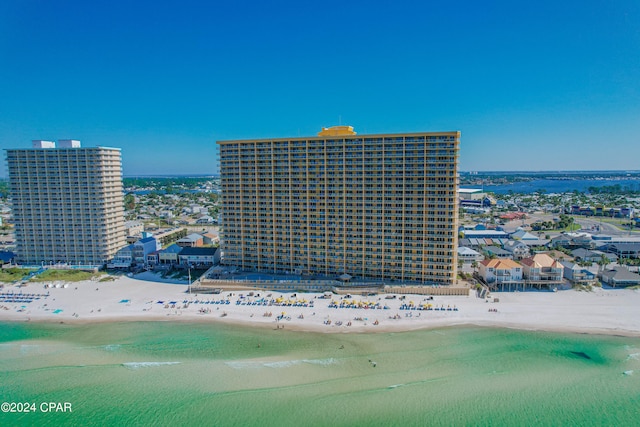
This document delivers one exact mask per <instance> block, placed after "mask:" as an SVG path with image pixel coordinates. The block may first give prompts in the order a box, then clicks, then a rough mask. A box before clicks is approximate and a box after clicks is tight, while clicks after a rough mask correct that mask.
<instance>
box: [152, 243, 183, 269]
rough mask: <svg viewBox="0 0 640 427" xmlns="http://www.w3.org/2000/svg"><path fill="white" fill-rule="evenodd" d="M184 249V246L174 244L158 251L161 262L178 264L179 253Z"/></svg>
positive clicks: (159, 261)
mask: <svg viewBox="0 0 640 427" xmlns="http://www.w3.org/2000/svg"><path fill="white" fill-rule="evenodd" d="M180 251H182V246H178V245H177V244H175V243H174V244H172V245H170V246H168V247H166V248H164V249H162V250H161V251H159V252H158V263H159V264H178V261H179V260H178V254H179V253H180Z"/></svg>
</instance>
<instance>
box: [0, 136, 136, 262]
mask: <svg viewBox="0 0 640 427" xmlns="http://www.w3.org/2000/svg"><path fill="white" fill-rule="evenodd" d="M6 156H7V170H8V171H9V186H10V194H11V202H12V214H13V221H14V225H15V234H16V252H17V257H18V261H19V262H20V263H22V264H31V265H41V264H49V263H52V262H53V263H58V262H61V263H67V264H76V265H102V264H104V263H105V262H106V261H107V260H108V259H110V258H112V256H113V255H114V254H115V253H116V251H117V250H118V249H120V248H121V247H122V246H124V245H126V243H127V242H126V236H125V232H124V206H123V193H122V161H121V155H120V149H118V148H105V147H91V148H82V147H81V146H80V141H76V140H60V141H58V147H57V148H56V144H55V143H54V142H51V141H39V140H38V141H33V148H32V149H10V150H6Z"/></svg>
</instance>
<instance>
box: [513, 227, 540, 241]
mask: <svg viewBox="0 0 640 427" xmlns="http://www.w3.org/2000/svg"><path fill="white" fill-rule="evenodd" d="M511 238H512V239H515V240H538V236H536V235H535V234H531V233H529V232H528V231H525V230H522V229H520V230H518V231H516V232H515V233H512V234H511Z"/></svg>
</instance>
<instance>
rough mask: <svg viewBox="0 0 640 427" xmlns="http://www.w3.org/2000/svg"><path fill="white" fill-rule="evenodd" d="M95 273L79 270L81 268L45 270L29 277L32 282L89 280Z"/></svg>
mask: <svg viewBox="0 0 640 427" xmlns="http://www.w3.org/2000/svg"><path fill="white" fill-rule="evenodd" d="M96 275H97V274H96V273H92V272H88V271H81V270H53V269H51V270H47V271H45V272H43V273H41V274H38V275H37V276H36V277H33V278H32V279H31V281H32V282H51V281H56V280H60V281H64V282H81V281H83V280H91V278H93V277H94V276H96Z"/></svg>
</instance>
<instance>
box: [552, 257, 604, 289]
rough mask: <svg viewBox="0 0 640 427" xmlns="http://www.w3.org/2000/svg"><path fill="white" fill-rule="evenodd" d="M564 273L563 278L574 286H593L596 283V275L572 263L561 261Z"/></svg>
mask: <svg viewBox="0 0 640 427" xmlns="http://www.w3.org/2000/svg"><path fill="white" fill-rule="evenodd" d="M560 264H562V267H563V272H562V277H564V278H565V279H567V280H568V281H570V282H571V283H573V284H574V285H583V286H588V285H593V284H594V283H595V282H596V275H595V273H593V272H591V271H589V270H587V269H586V268H584V267H581V266H580V265H578V264H575V263H573V262H570V261H560Z"/></svg>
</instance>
